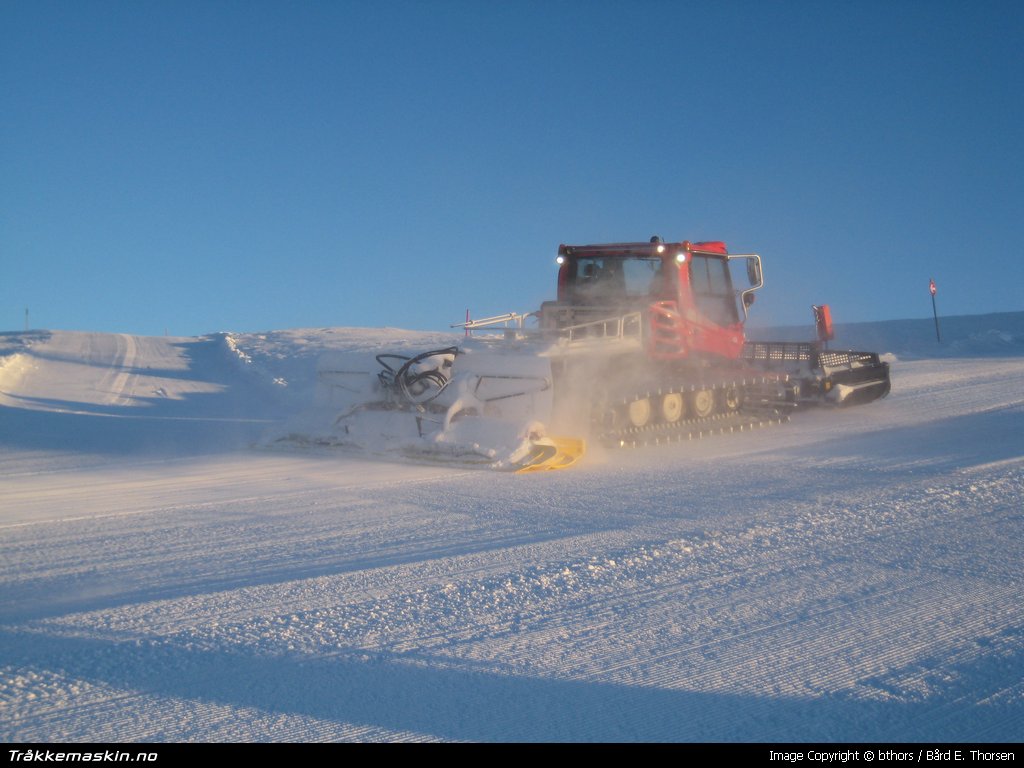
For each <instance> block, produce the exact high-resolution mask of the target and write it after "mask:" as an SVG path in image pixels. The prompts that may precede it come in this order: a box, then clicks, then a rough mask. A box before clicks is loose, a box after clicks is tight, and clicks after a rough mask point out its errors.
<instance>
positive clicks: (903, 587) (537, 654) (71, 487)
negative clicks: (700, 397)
mask: <svg viewBox="0 0 1024 768" xmlns="http://www.w3.org/2000/svg"><path fill="white" fill-rule="evenodd" d="M952 320H953V319H951V320H950V322H949V325H950V326H956V325H957V323H956V322H952ZM929 322H930V321H929ZM961 324H962V327H963V328H964V329H965V330H963V332H962V333H961V334H960V336H957V333H958V331H957V330H956V329H955V328H954V327H950V328H949V334H950V335H949V337H948V340H946V341H945V342H944V343H945V344H946V345H949V346H944V347H942V349H941V351H940V355H936V354H934V349H933V348H932V347H930V346H929V345H928V344H926V343H924V342H923V341H920V342H915V341H914V339H913V338H909V337H908V335H907V333H906V329H905V328H902V327H900V325H899V324H894V325H893V328H892V329H891V333H890V335H889V336H886V326H885V325H884V324H883V325H878V326H877V328H875V329H873V331H872V333H875V334H876V336H875V338H876V339H877V340H878V343H875V344H873V345H872V347H871V348H874V349H877V350H878V351H882V352H890V353H892V357H893V358H895V360H896V361H895V362H894V364H893V365H894V385H893V392H892V394H891V395H890V396H889V398H887V399H886V400H884V401H881V402H879V403H875V404H873V405H870V406H866V407H863V408H858V409H849V410H843V411H817V412H809V413H805V414H801V415H800V416H799V417H797V418H795V419H794V420H793V422H791V423H790V424H787V425H783V426H779V427H774V428H771V429H766V430H763V431H760V432H755V433H752V434H748V435H743V436H737V437H728V438H715V439H711V440H704V441H699V442H695V443H686V444H681V445H677V446H673V447H671V448H667V449H666V448H661V449H640V450H634V451H627V452H612V453H607V454H600V453H595V454H592V455H590V456H588V458H587V460H586V462H585V463H584V464H582V465H581V466H580V467H579V468H577V469H574V470H571V471H567V472H557V473H543V474H538V475H527V476H515V475H506V474H501V473H493V472H480V471H467V470H461V469H452V468H445V467H434V466H417V465H412V464H399V463H384V462H371V461H366V460H365V459H363V458H360V457H358V456H354V455H351V454H346V453H342V452H337V451H319V452H316V451H312V452H301V451H294V450H293V451H287V452H285V451H273V450H267V449H255V448H252V447H250V446H252V445H253V444H254V442H255V441H256V440H257V439H258V438H259V436H260V435H261V434H264V433H265V431H266V430H268V429H273V428H274V426H275V425H276V424H278V423H279V422H280V421H281V420H283V419H286V418H288V417H289V416H291V415H292V414H294V413H295V412H296V411H298V410H300V409H302V408H303V407H305V405H306V404H307V403H308V398H309V397H311V388H312V371H313V364H314V362H315V359H316V357H317V356H318V355H319V353H320V352H321V351H324V350H327V349H339V348H345V349H360V350H371V349H376V348H382V349H383V348H388V349H390V348H395V347H397V348H401V347H410V346H412V347H417V348H421V347H422V348H426V347H430V346H432V345H441V344H444V343H447V342H448V341H450V337H447V336H445V335H443V334H420V333H415V332H404V331H397V330H393V329H320V330H299V331H282V332H274V333H267V334H215V335H212V336H209V337H202V338H197V339H173V338H140V337H131V336H114V335H103V334H88V333H71V332H58V331H53V332H35V333H28V334H2V335H0V552H2V557H0V584H2V589H0V737H2V738H4V739H5V740H7V741H15V742H17V741H30V740H40V741H67V740H73V741H89V740H114V741H117V740H130V741H145V740H152V741H157V740H172V741H180V740H201V741H213V740H436V739H440V740H485V741H486V740H581V741H582V740H699V741H705V740H769V741H779V740H812V739H813V740H921V741H926V740H938V741H946V740H971V741H1003V740H1010V741H1020V740H1022V739H1024V601H1022V600H1021V599H1020V595H1021V592H1022V587H1024V566H1022V565H1021V563H1022V554H1024V552H1022V549H1024V544H1022V542H1024V517H1022V510H1024V503H1022V502H1024V439H1022V438H1021V435H1022V434H1024V387H1022V386H1021V382H1022V381H1024V354H1022V352H1024V350H1022V348H1021V345H1020V342H1019V340H1020V339H1022V338H1024V313H1016V314H1010V315H999V316H985V318H984V319H982V318H964V319H962V321H961ZM945 330H946V329H945V328H944V331H945ZM994 340H995V342H994V343H995V344H996V345H997V346H999V347H1000V350H1001V352H1000V353H999V354H997V353H996V352H994V351H993V349H992V345H993V341H994ZM930 343H931V344H934V337H933V338H932V339H931V342H930ZM954 344H959V346H957V347H956V350H957V351H956V353H955V354H953V353H951V352H950V351H949V348H950V347H952V346H953V345H954Z"/></svg>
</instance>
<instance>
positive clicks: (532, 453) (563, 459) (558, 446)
mask: <svg viewBox="0 0 1024 768" xmlns="http://www.w3.org/2000/svg"><path fill="white" fill-rule="evenodd" d="M585 451H586V443H585V442H584V441H583V440H582V439H580V438H576V437H545V438H541V439H540V440H537V441H535V442H534V443H533V444H531V446H530V450H529V452H528V453H527V454H526V456H524V457H523V458H522V459H520V460H519V461H517V462H516V463H515V464H513V465H512V466H510V467H509V469H510V470H511V471H513V472H515V473H516V474H520V473H523V472H543V471H546V470H549V469H566V468H567V467H571V466H572V465H573V464H575V463H576V462H577V461H579V459H580V458H581V457H582V456H583V454H584V452H585Z"/></svg>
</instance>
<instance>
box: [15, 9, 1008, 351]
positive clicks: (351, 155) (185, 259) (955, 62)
mask: <svg viewBox="0 0 1024 768" xmlns="http://www.w3.org/2000/svg"><path fill="white" fill-rule="evenodd" d="M1021 8H1022V6H1020V4H1019V3H1010V2H997V1H996V0H981V2H966V1H965V2H955V3H950V2H941V1H940V0H929V1H922V2H909V1H907V0H902V1H900V0H897V1H896V2H868V1H866V0H864V1H858V2H841V1H840V0H829V1H827V2H797V1H796V0H793V1H790V2H728V1H723V0H720V1H719V2H707V3H702V2H651V1H644V0H628V1H627V0H623V1H622V2H600V1H597V0H590V1H588V2H558V1H557V0H546V1H545V2H505V3H499V2H494V1H492V0H476V1H475V2H457V1H456V0H432V1H425V2H386V1H382V0H375V1H372V2H371V1H369V0H367V1H366V2H341V1H337V2H283V1H282V2H258V1H256V0H248V1H246V2H226V1H210V2H186V1H184V0H174V1H173V2H161V1H159V0H149V1H148V2H115V1H114V0H101V1H93V2H90V1H89V0H78V1H76V2H71V1H70V0H64V1H62V2H47V1H45V0H43V1H40V0H32V1H31V2H29V1H27V0H26V1H21V0H18V1H16V2H11V0H0V105H2V106H0V330H17V329H20V328H21V327H23V324H24V311H25V308H26V307H28V308H29V310H30V321H31V325H32V326H33V327H45V328H64V329H77V330H99V331H119V332H132V333H141V334H163V333H164V332H165V331H167V332H169V333H171V334H173V335H193V334H201V333H207V332H212V331H217V330H238V331H258V330H270V329H276V328H290V327H318V326H343V325H355V326H385V325H387V326H397V327H407V328H420V329H440V328H445V327H447V324H448V323H449V322H455V321H458V320H459V319H460V318H461V317H462V316H463V315H464V312H465V310H466V308H467V307H469V308H472V310H473V312H474V314H475V315H477V316H482V315H485V314H496V313H499V312H506V311H509V310H531V309H535V308H537V307H538V306H539V305H540V302H541V301H543V300H545V299H548V298H553V295H554V290H555V276H556V270H555V264H554V257H555V254H556V250H557V247H558V244H559V243H563V242H564V243H584V242H605V241H622V240H646V239H647V238H648V237H650V236H651V235H652V234H655V233H657V234H659V235H661V236H662V237H664V238H665V239H666V240H681V239H691V240H702V239H704V240H712V239H713V240H725V241H726V243H727V244H728V245H729V247H730V248H731V249H732V250H734V251H744V252H749V251H756V252H758V253H760V254H761V255H762V256H763V258H764V263H765V273H766V274H765V281H766V284H765V288H764V289H763V291H762V292H761V295H760V296H759V299H758V303H757V304H756V305H755V307H754V315H755V319H756V320H757V322H758V323H759V324H770V323H786V324H794V323H805V322H807V323H809V322H810V311H809V306H810V305H811V304H812V303H821V302H829V303H830V304H831V305H832V309H833V315H834V317H835V319H836V321H837V322H842V321H859V320H882V319H891V318H906V317H927V316H929V315H930V312H931V304H930V300H929V297H928V291H927V283H928V278H929V277H932V276H934V277H935V280H936V282H937V283H938V286H939V295H938V300H939V309H940V312H942V313H945V314H971V313H984V312H992V311H1015V310H1021V309H1024V301H1022V299H1021V290H1022V286H1021V283H1022V282H1024V280H1022V278H1024V263H1022V262H1024V259H1022V255H1024V254H1022V253H1021V250H1022V246H1021V243H1022V239H1024V237H1022V232H1021V226H1020V225H1021V223H1022V220H1024V216H1022V214H1024V205H1022V203H1024V146H1022V144H1024V142H1022V141H1021V128H1020V126H1021V125H1022V124H1024V57H1022V56H1021V55H1020V50H1019V44H1020V40H1021V39H1022V33H1024V11H1022V10H1021Z"/></svg>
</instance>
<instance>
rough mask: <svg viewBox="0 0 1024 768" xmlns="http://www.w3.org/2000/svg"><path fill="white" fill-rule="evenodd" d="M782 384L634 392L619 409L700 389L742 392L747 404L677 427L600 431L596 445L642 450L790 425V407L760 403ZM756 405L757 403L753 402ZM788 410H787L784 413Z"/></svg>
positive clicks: (740, 382)
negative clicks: (736, 390) (770, 388)
mask: <svg viewBox="0 0 1024 768" xmlns="http://www.w3.org/2000/svg"><path fill="white" fill-rule="evenodd" d="M778 384H780V381H779V379H777V378H774V377H767V376H765V377H754V378H743V379H736V380H733V381H723V382H719V383H715V384H700V385H698V384H686V385H681V386H675V387H659V388H656V389H647V390H641V391H637V392H635V393H634V394H633V395H631V396H628V397H624V398H622V399H621V400H619V401H617V402H616V407H618V406H627V405H629V403H631V402H633V401H634V400H640V399H643V398H657V397H662V396H664V395H669V394H674V393H680V394H688V393H692V392H695V391H697V390H699V389H710V390H712V391H713V392H714V393H715V395H716V400H718V397H717V396H718V394H719V393H720V392H721V391H722V390H724V389H729V388H736V389H740V390H742V391H743V394H744V403H745V404H746V405H745V406H744V407H742V408H741V410H739V411H736V412H734V413H714V414H712V415H710V416H707V417H704V418H695V417H694V418H684V419H680V420H679V421H677V422H674V423H667V422H661V421H659V422H652V423H650V424H646V425H644V426H642V427H634V426H632V425H630V426H624V427H620V428H618V429H611V430H605V431H600V429H598V430H597V441H598V442H600V443H601V444H602V445H605V446H608V447H618V448H639V447H641V446H646V445H666V444H668V443H678V442H683V441H686V440H700V439H702V438H705V437H712V436H714V435H725V434H732V433H734V432H750V431H753V430H755V429H760V428H763V427H770V426H774V425H777V424H784V423H786V422H788V421H789V413H788V410H789V409H791V408H792V404H791V403H787V402H782V401H778V400H775V401H769V402H767V403H764V402H759V401H763V400H765V399H766V395H767V394H768V389H767V387H775V386H777V385H778ZM751 401H754V402H751ZM781 409H786V410H781Z"/></svg>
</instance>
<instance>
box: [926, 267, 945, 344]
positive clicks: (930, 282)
mask: <svg viewBox="0 0 1024 768" xmlns="http://www.w3.org/2000/svg"><path fill="white" fill-rule="evenodd" d="M928 292H929V293H930V294H931V295H932V317H934V318H935V340H936V341H937V342H939V343H940V344H941V343H942V337H941V336H939V312H938V310H937V309H936V308H935V294H936V293H938V289H937V288H936V287H935V280H934V279H932V278H929V279H928Z"/></svg>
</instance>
